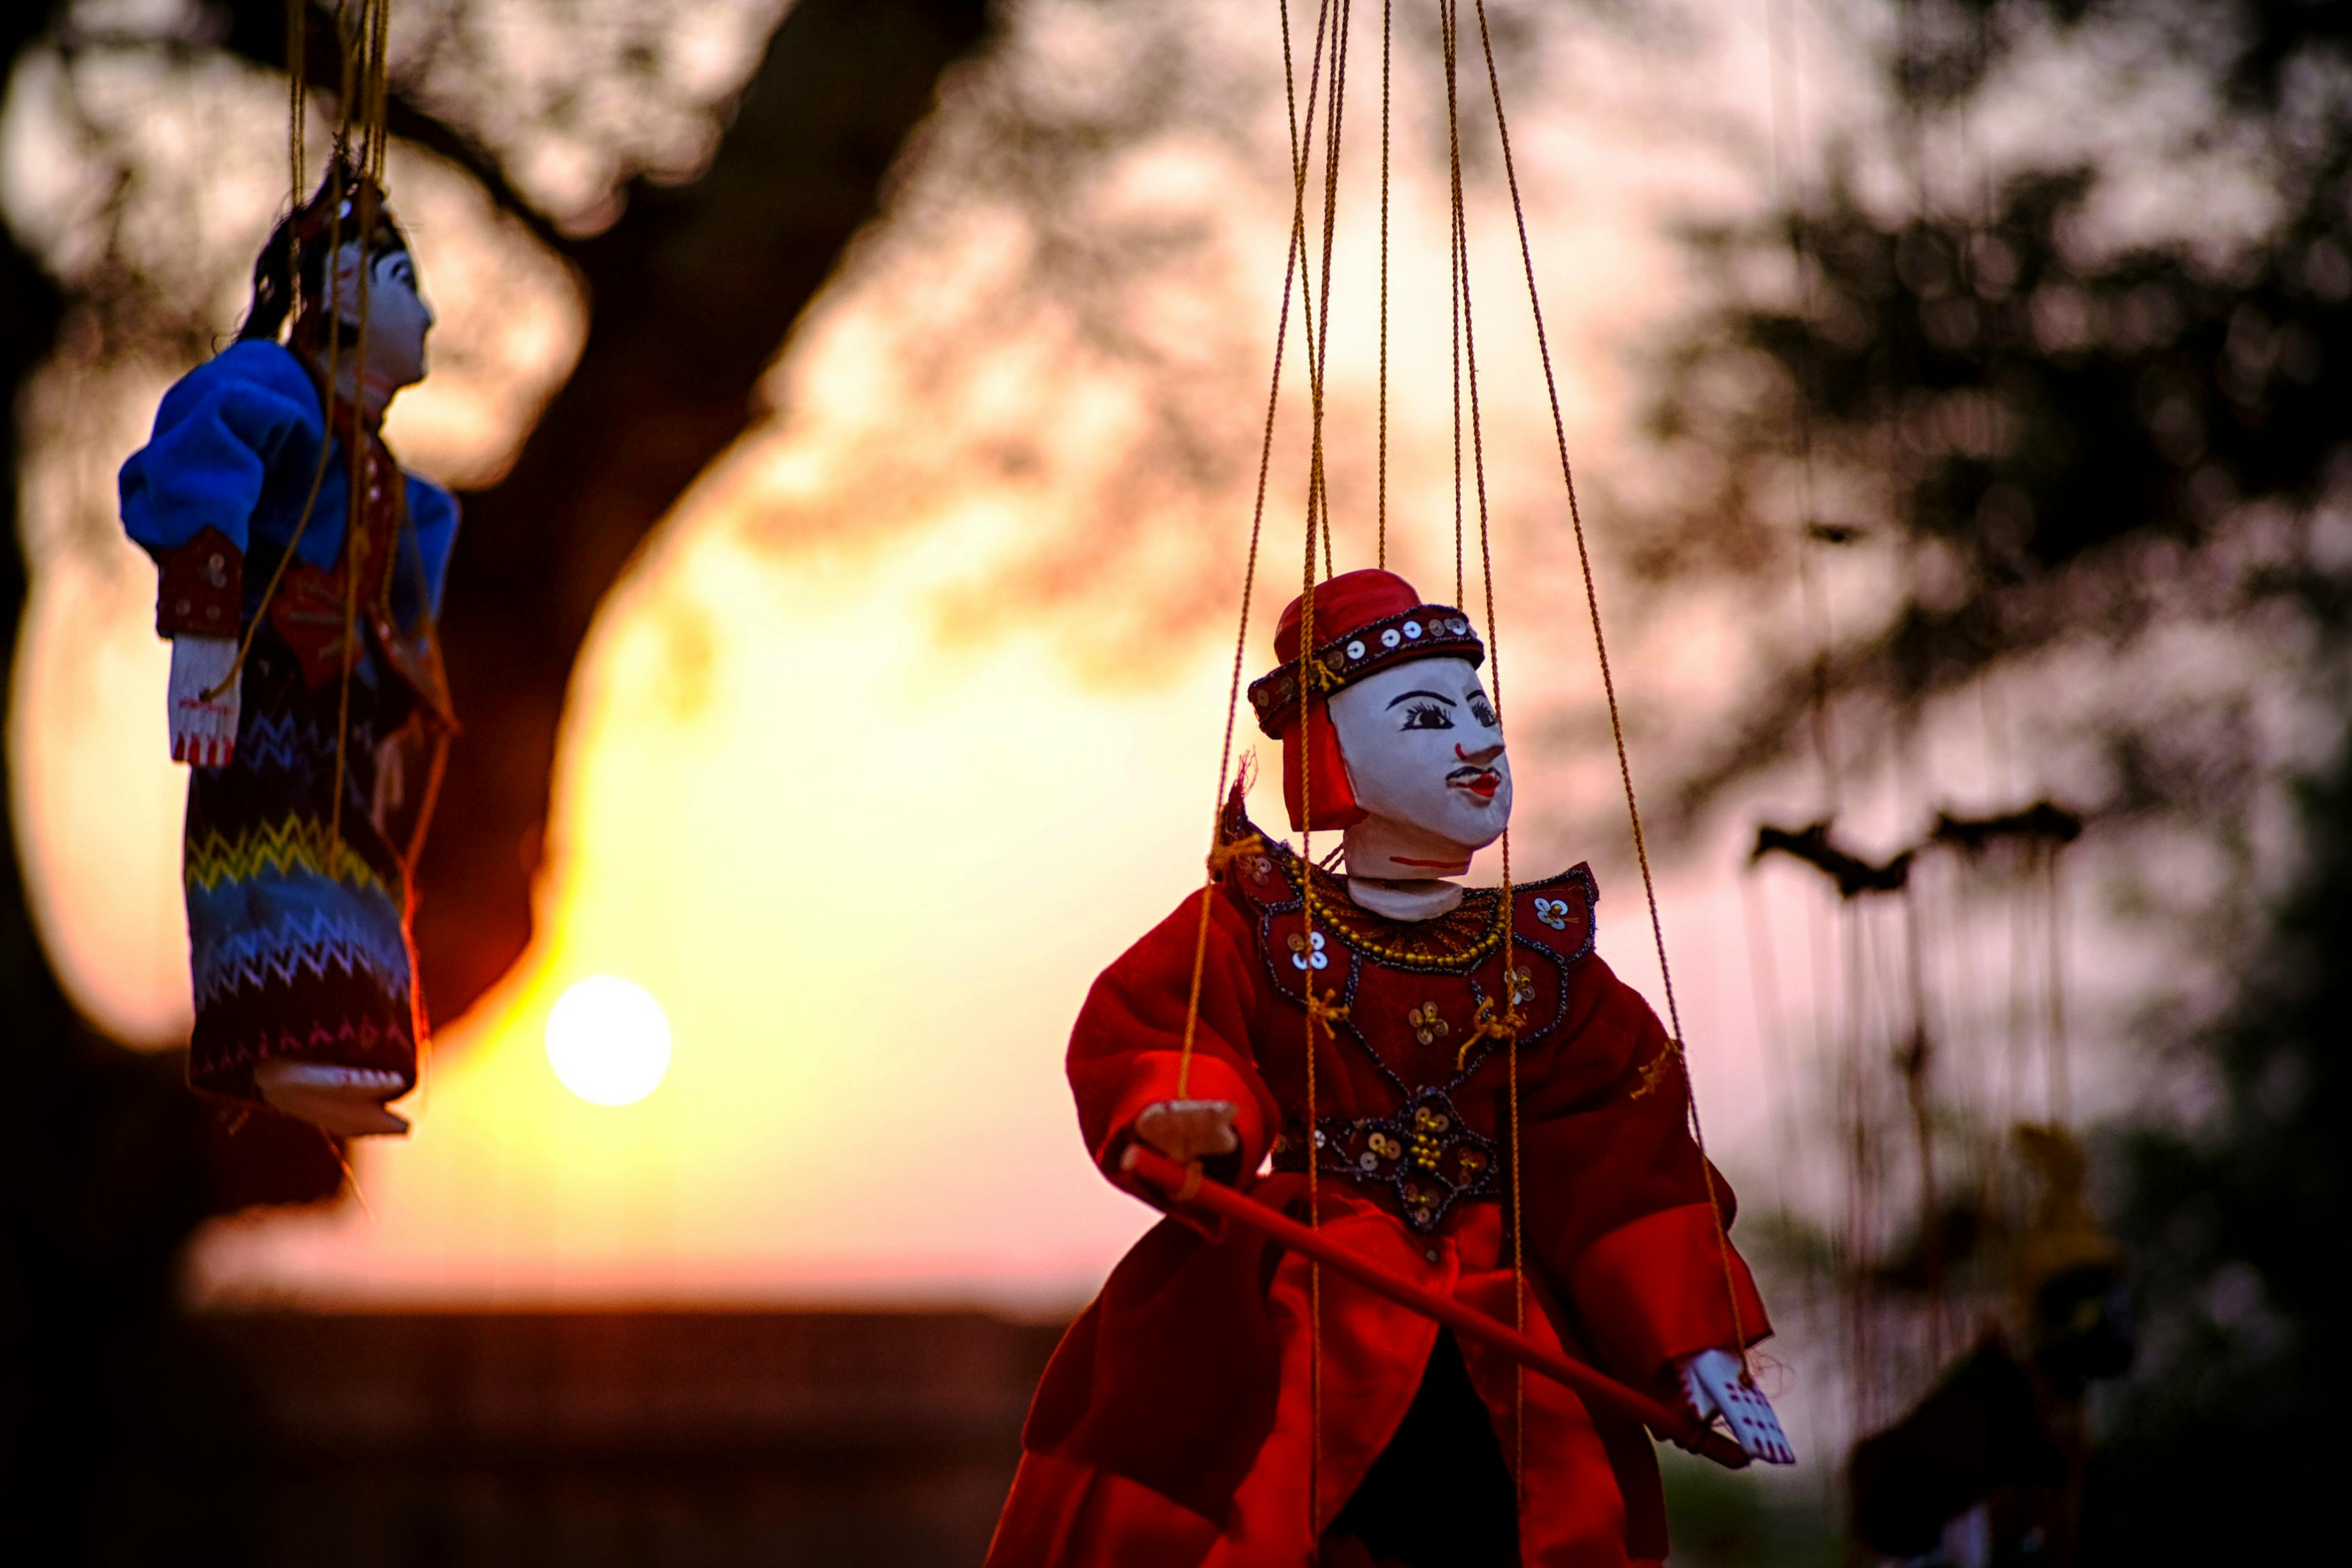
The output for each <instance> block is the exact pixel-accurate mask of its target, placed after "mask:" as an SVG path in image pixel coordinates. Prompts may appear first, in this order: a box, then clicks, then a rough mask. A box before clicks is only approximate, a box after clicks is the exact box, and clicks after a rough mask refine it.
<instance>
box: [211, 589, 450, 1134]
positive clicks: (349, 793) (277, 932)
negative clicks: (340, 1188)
mask: <svg viewBox="0 0 2352 1568" xmlns="http://www.w3.org/2000/svg"><path fill="white" fill-rule="evenodd" d="M339 686H340V683H339V682H338V681H336V680H334V679H328V680H326V681H324V682H322V683H321V684H320V686H318V687H317V688H315V689H314V688H312V687H310V685H308V684H307V683H306V682H305V681H304V679H303V677H302V669H301V665H300V662H299V660H298V659H297V658H296V657H295V655H294V653H293V652H292V650H291V649H290V648H289V647H287V645H286V644H285V643H284V642H283V641H281V640H280V639H279V638H278V636H277V633H276V629H275V628H274V627H272V626H263V627H262V629H261V631H260V634H259V635H258V636H257V637H255V639H254V644H253V651H252V654H251V655H250V657H249V658H247V663H246V667H245V679H244V685H243V692H242V704H241V710H240V712H239V715H238V719H237V734H236V754H235V756H234V757H232V758H231V760H230V762H229V764H228V765H227V766H226V767H222V768H196V769H194V770H192V774H191V777H190V779H189V782H188V816H187V834H186V838H185V855H184V861H183V869H184V880H185V891H186V895H187V907H188V943H189V959H190V968H191V969H192V971H193V972H194V982H195V999H196V1026H195V1033H194V1036H193V1037H191V1039H190V1041H189V1046H188V1081H189V1083H190V1084H191V1085H192V1086H194V1088H196V1089H203V1090H205V1091H206V1092H208V1093H212V1094H219V1095H226V1096H231V1097H234V1098H236V1099H240V1100H253V1099H256V1098H257V1091H256V1089H255V1088H254V1082H253V1069H254V1068H256V1067H257V1066H258V1065H259V1064H260V1063H262V1062H265V1061H269V1060H274V1059H288V1060H293V1061H302V1062H320V1063H331V1064H332V1065H334V1066H338V1067H354V1068H380V1069H387V1070H390V1071H393V1072H396V1073H398V1074H400V1075H401V1078H402V1079H403V1081H404V1083H405V1084H413V1083H414V1082H415V1077H416V1046H417V1041H418V1039H419V1038H420V1037H422V1035H423V1032H424V1030H423V1014H422V1010H421V1008H419V1007H418V1005H417V1003H416V989H415V978H414V976H415V963H414V958H413V952H412V949H411V947H410V943H409V931H408V920H407V909H408V900H407V879H406V877H405V875H404V872H403V870H402V868H401V864H400V858H399V856H398V855H397V854H396V853H395V852H394V848H393V846H392V843H391V841H390V840H389V839H388V838H387V837H386V836H385V833H384V830H383V825H382V824H381V823H379V822H378V821H377V819H376V817H375V816H374V813H373V809H372V802H373V799H374V796H375V784H376V743H377V742H378V741H379V740H380V739H381V738H382V737H383V736H385V735H388V734H391V733H393V732H394V731H397V730H398V729H399V728H400V726H401V725H402V724H403V723H404V722H405V721H407V719H408V716H409V713H410V711H411V710H412V708H413V704H414V699H413V697H411V695H410V694H409V692H408V690H407V689H406V688H405V687H404V685H402V684H401V683H400V681H398V680H397V679H392V678H390V677H389V676H388V675H387V674H386V673H385V671H384V668H383V663H382V661H381V659H380V658H377V657H375V655H374V651H373V648H370V649H369V653H368V656H367V657H366V658H362V661H361V663H360V664H359V666H358V667H357V668H355V669H354V671H353V673H352V679H351V712H350V717H349V721H348V723H347V725H346V726H345V731H344V733H345V739H344V745H343V762H342V803H343V809H342V814H341V822H340V831H339V832H338V831H337V826H338V825H337V824H336V823H335V821H334V811H333V802H334V792H335V777H336V769H335V729H336V717H337V707H338V704H339V702H340V700H341V691H340V689H339Z"/></svg>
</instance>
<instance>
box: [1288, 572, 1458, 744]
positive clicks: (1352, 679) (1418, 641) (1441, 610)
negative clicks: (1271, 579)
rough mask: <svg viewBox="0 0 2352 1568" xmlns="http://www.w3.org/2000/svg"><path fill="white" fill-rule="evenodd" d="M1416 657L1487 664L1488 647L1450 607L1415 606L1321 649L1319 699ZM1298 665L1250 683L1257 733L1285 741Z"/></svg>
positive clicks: (1311, 674) (1315, 660)
mask: <svg viewBox="0 0 2352 1568" xmlns="http://www.w3.org/2000/svg"><path fill="white" fill-rule="evenodd" d="M1415 658H1466V659H1468V660H1469V661H1470V662H1471V663H1472V664H1473V665H1477V664H1483V663H1485V662H1486V644H1485V643H1483V642H1481V641H1480V640H1479V638H1478V634H1477V633H1476V632H1475V631H1474V630H1472V629H1471V626H1470V617H1469V616H1465V615H1464V614H1463V613H1462V612H1461V611H1459V610H1457V609H1455V608H1454V606H1453V605H1414V606H1412V608H1411V609H1409V610H1400V611H1398V612H1397V613H1396V614H1394V615H1390V616H1381V617H1380V618H1379V619H1378V620H1372V621H1366V622H1365V623H1364V624H1363V625H1361V626H1353V627H1350V628H1349V630H1347V631H1345V632H1343V633H1341V634H1340V635H1339V636H1338V637H1333V638H1332V639H1331V640H1330V641H1329V642H1327V643H1325V644H1324V645H1323V646H1322V647H1318V648H1317V649H1316V650H1315V652H1314V654H1313V656H1312V657H1310V658H1308V659H1307V679H1308V680H1309V682H1310V683H1311V684H1312V685H1313V687H1314V694H1315V695H1316V696H1318V697H1328V696H1329V695H1330V694H1331V693H1332V692H1334V691H1337V690H1339V689H1340V688H1342V687H1345V686H1351V685H1353V684H1355V683H1356V682H1357V681H1359V680H1360V679H1363V678H1364V677H1365V676H1367V675H1370V674H1371V673H1372V672H1373V671H1374V670H1379V669H1386V668H1388V667H1389V666H1391V665H1392V664H1402V663H1404V662H1405V661H1406V660H1408V659H1415ZM1298 674H1299V670H1298V665H1297V662H1295V661H1294V662H1292V663H1288V664H1285V665H1282V666H1280V667H1279V668H1276V669H1274V670H1272V671H1270V672H1269V673H1267V674H1266V675H1264V676H1262V677H1260V678H1259V679H1256V680H1253V681H1251V682H1250V689H1249V700H1250V706H1251V707H1252V708H1253V709H1255V710H1256V711H1257V725H1258V728H1259V729H1261V730H1263V731H1265V732H1266V734H1268V735H1269V736H1272V737H1273V738H1274V739H1276V740H1280V739H1281V738H1282V734H1283V731H1286V730H1287V729H1289V728H1290V726H1291V724H1292V722H1293V721H1295V720H1296V719H1297V716H1298V706H1299V704H1298Z"/></svg>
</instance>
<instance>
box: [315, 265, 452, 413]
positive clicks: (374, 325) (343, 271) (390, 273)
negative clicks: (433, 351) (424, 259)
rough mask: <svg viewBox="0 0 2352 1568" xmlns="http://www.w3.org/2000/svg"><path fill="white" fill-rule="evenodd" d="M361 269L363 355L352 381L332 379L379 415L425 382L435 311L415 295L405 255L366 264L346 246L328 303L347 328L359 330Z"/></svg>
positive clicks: (412, 269)
mask: <svg viewBox="0 0 2352 1568" xmlns="http://www.w3.org/2000/svg"><path fill="white" fill-rule="evenodd" d="M362 267H364V268H366V269H367V278H366V289H365V293H366V307H367V332H366V337H367V353H366V354H365V355H364V356H363V363H362V364H361V365H360V366H359V367H358V372H357V374H356V375H355V376H354V375H351V374H338V375H337V377H336V379H337V380H338V381H339V382H341V383H342V384H344V385H345V386H346V387H347V388H350V389H351V390H352V391H356V392H357V393H358V394H359V395H360V398H361V401H362V402H364V403H366V404H367V405H370V406H371V407H374V408H379V409H380V408H382V407H383V405H385V404H387V403H390V402H391V401H392V395H393V394H394V393H395V392H398V391H399V390H400V389H401V388H402V387H404V386H414V385H415V384H417V383H418V382H420V381H423V380H424V379H425V334H426V333H428V332H430V331H432V330H433V311H432V310H431V309H430V308H428V307H427V306H426V305H425V298H424V296H423V295H421V294H419V293H418V292H417V291H416V264H415V262H414V261H411V260H410V259H409V257H408V253H407V252H406V251H404V250H392V251H383V252H379V253H378V254H377V255H376V256H375V257H373V258H368V257H366V256H365V255H364V254H363V253H362V250H361V249H360V247H358V246H357V245H346V246H345V247H342V249H341V250H339V251H337V252H336V253H335V272H334V279H333V283H332V285H331V288H332V293H331V297H330V299H331V304H332V307H333V310H334V312H335V314H336V316H337V317H338V318H340V319H341V321H343V323H344V324H345V325H346V326H347V327H352V328H356V327H358V326H359V325H360V307H361V294H362V289H361V276H360V274H361V268H362ZM352 336H353V337H354V338H356V336H357V334H356V333H353V334H352Z"/></svg>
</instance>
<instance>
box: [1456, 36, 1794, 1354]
mask: <svg viewBox="0 0 2352 1568" xmlns="http://www.w3.org/2000/svg"><path fill="white" fill-rule="evenodd" d="M1472 3H1473V5H1475V7H1476V8H1477V14H1478V43H1479V47H1480V49H1481V50H1482V52H1483V53H1484V55H1485V57H1486V85H1487V89H1488V91H1489V92H1490V93H1492V94H1493V96H1494V100H1495V128H1496V133H1497V135H1498V137H1499V138H1500V140H1501V142H1502V150H1503V175H1504V178H1505V180H1506V181H1507V183H1508V184H1509V187H1510V193H1511V215H1512V217H1513V219H1514V221H1515V222H1516V223H1517V227H1518V237H1519V262H1520V265H1521V267H1522V268H1524V269H1525V271H1526V273H1527V282H1528V310H1529V311H1530V312H1531V313H1532V314H1533V315H1534V318H1535V327H1536V350H1537V353H1538V356H1539V357H1540V359H1541V361H1542V364H1543V373H1544V391H1545V393H1546V394H1547V395H1549V398H1550V402H1551V423H1552V437H1553V440H1554V441H1555V443H1556V444H1557V445H1558V447H1559V471H1560V479H1561V481H1562V483H1563V484H1564V485H1565V486H1566V488H1567V490H1568V515H1569V521H1570V524H1571V526H1572V527H1573V529H1574V531H1575V536H1576V559H1577V564H1578V567H1579V569H1580V571H1581V573H1582V574H1583V579H1584V604H1585V609H1586V611H1587V612H1588V613H1589V614H1590V616H1591V619H1592V646H1593V651H1594V653H1595V654H1596V656H1597V657H1598V658H1599V661H1600V665H1601V692H1602V694H1603V695H1604V696H1605V697H1606V698H1607V700H1608V703H1609V730H1610V733H1611V735H1612V738H1613V739H1614V741H1615V742H1616V747H1617V773H1618V777H1619V779H1620V781H1621V782H1622V784H1624V786H1625V811H1626V815H1627V816H1629V817H1630V818H1631V819H1632V823H1633V855H1634V858H1635V859H1636V861H1638V862H1639V864H1640V866H1641V868H1642V892H1643V897H1644V898H1645V899H1646V900H1648V902H1649V907H1650V932H1651V936H1652V938H1653V939H1654V942H1656V945H1657V952H1658V978H1659V983H1660V984H1661V986H1662V988H1663V989H1664V993H1665V1000H1666V1021H1667V1026H1668V1030H1669V1037H1670V1038H1672V1039H1673V1040H1674V1041H1675V1054H1676V1055H1677V1057H1679V1058H1682V1059H1683V1103H1684V1107H1685V1110H1686V1112H1687V1113H1688V1116H1689V1119H1690V1125H1691V1141H1692V1142H1693V1143H1694V1144H1695V1145H1696V1148H1697V1152H1698V1165H1699V1174H1700V1177H1701V1179H1702V1181H1703V1183H1704V1184H1705V1186H1706V1205H1707V1212H1708V1214H1709V1215H1712V1216H1713V1218H1714V1221H1715V1239H1716V1248H1717V1253H1718V1254H1719V1256H1720V1258H1721V1261H1722V1264H1723V1289H1724V1294H1725V1296H1726V1297H1727V1299H1728V1300H1729V1301H1730V1304H1731V1332H1732V1338H1733V1339H1734V1340H1736V1341H1737V1342H1738V1344H1737V1345H1736V1346H1735V1347H1734V1348H1735V1349H1736V1351H1737V1352H1738V1354H1739V1356H1740V1357H1741V1359H1742V1360H1743V1361H1744V1360H1745V1359H1746V1357H1747V1352H1748V1335H1747V1330H1746V1326H1745V1325H1744V1324H1743V1323H1742V1322H1741V1321H1740V1317H1741V1313H1740V1310H1739V1288H1738V1281H1737V1279H1736V1277H1735V1276H1734V1274H1733V1272H1732V1267H1731V1238H1730V1237H1729V1236H1728V1234H1727V1232H1726V1231H1725V1228H1724V1224H1723V1209H1722V1206H1721V1205H1720V1204H1719V1203H1718V1202H1717V1195H1716V1191H1715V1169H1714V1166H1713V1165H1712V1164H1711V1163H1709V1162H1708V1160H1707V1157H1706V1133H1705V1131H1703V1129H1702V1128H1701V1126H1700V1124H1699V1114H1698V1093H1697V1090H1696V1088H1695V1086H1693V1084H1692V1083H1691V1076H1690V1065H1689V1060H1688V1058H1687V1056H1686V1055H1685V1052H1684V1050H1683V1047H1682V1041H1683V1039H1684V1035H1683V1029H1682V1016H1681V1009H1680V1008H1679V1007H1678V1006H1677V1005H1676V1004H1675V979H1674V970H1673V969H1672V967H1671V966H1669V964H1668V963H1667V961H1666V931H1665V924H1664V921H1663V920H1662V919H1661V918H1660V916H1659V913H1658V890H1657V884H1656V880H1655V879H1654V877H1653V875H1652V873H1651V870H1650V850H1649V846H1648V843H1647V842H1646V840H1645V839H1644V838H1643V832H1642V808H1641V806H1640V805H1639V804H1638V802H1637V801H1636V800H1635V798H1634V794H1633V764H1632V763H1630V762H1629V761H1628V760H1627V757H1626V751H1625V725H1624V721H1623V719H1622V715H1621V714H1620V712H1619V710H1618V706H1617V686H1616V681H1615V679H1614V678H1613V677H1612V674H1611V672H1610V668H1609V644H1608V641H1607V639H1606V638H1605V637H1603V636H1602V633H1601V600H1600V595H1599V593H1598V591H1597V590H1596V589H1595V587H1594V585H1593V576H1592V554H1591V548H1590V546H1589V545H1588V544H1587V542H1586V540H1585V535H1584V517H1583V513H1582V510H1581V509H1580V507H1579V505H1578V503H1577V499H1576V470H1575V468H1574V467H1573V466H1572V465H1571V464H1570V461H1569V456H1568V426H1567V423H1566V421H1565V420H1564V419H1563V418H1562V417H1561V415H1560V408H1559V379H1558V377H1557V376H1556V375H1555V374H1553V371H1552V363H1551V344H1550V341H1549V337H1548V336H1547V334H1546V332H1545V330H1544V319H1543V301H1542V298H1541V296H1540V294H1539V293H1538V289H1537V288H1536V264H1535V251H1534V248H1533V247H1532V246H1531V245H1530V244H1529V242H1528V215H1527V207H1526V205H1525V204H1524V203H1523V202H1522V201H1521V199H1520V196H1519V176H1518V170H1517V166H1516V164H1515V163H1514V161H1513V158H1512V155H1511V126H1510V121H1509V119H1508V118H1507V116H1506V114H1505V113H1504V110H1503V86H1502V79H1501V77H1500V75H1499V73H1498V72H1497V71H1496V68H1495V47H1494V40H1493V37H1492V36H1491V34H1490V33H1489V31H1488V29H1487V26H1486V0H1472ZM1472 396H1473V399H1474V403H1475V396H1476V388H1475V382H1474V384H1473V388H1472ZM1474 429H1475V415H1474ZM1493 633H1494V627H1493V625H1492V622H1491V612H1490V621H1489V624H1488V626H1487V635H1488V636H1489V637H1490V638H1491V637H1492V636H1493ZM1500 685H1501V682H1500V681H1499V679H1498V680H1497V681H1496V686H1497V688H1498V689H1497V691H1496V711H1497V712H1498V713H1499V712H1500V710H1501V707H1502V693H1501V691H1500V690H1499V687H1500Z"/></svg>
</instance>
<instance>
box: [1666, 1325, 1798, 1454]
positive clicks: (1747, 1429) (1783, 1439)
mask: <svg viewBox="0 0 2352 1568" xmlns="http://www.w3.org/2000/svg"><path fill="white" fill-rule="evenodd" d="M1680 1371H1681V1373H1682V1384H1683V1404H1684V1405H1685V1406H1687V1407H1688V1409H1689V1410H1690V1413H1691V1415H1693V1416H1695V1417H1696V1419H1697V1421H1698V1423H1699V1425H1701V1426H1706V1424H1708V1423H1709V1422H1711V1421H1713V1420H1714V1419H1715V1418H1716V1417H1717V1416H1718V1415H1720V1416H1722V1417H1723V1424H1724V1426H1726V1427H1727V1428H1728V1429H1729V1430H1730V1433H1731V1438H1732V1441H1734V1442H1736V1443H1738V1445H1739V1447H1741V1448H1742V1449H1743V1450H1745V1451H1746V1453H1747V1455H1748V1458H1751V1459H1761V1460H1763V1461H1764V1462H1765V1463H1766V1464H1768V1465H1793V1464H1795V1463H1796V1462H1797V1451H1796V1450H1795V1449H1794V1448H1792V1447H1790V1446H1789V1435H1788V1434H1787V1433H1785V1432H1783V1431H1781V1430H1780V1417H1779V1416H1778V1415H1774V1414H1772V1405H1771V1402H1770V1401H1769V1400H1768V1399H1766V1398H1765V1397H1764V1395H1763V1394H1760V1393H1759V1392H1758V1391H1757V1387H1756V1385H1755V1384H1753V1383H1751V1382H1749V1381H1748V1369H1747V1367H1746V1366H1744V1365H1742V1364H1741V1363H1740V1360H1739V1358H1738V1356H1736V1355H1733V1354H1732V1353H1731V1352H1729V1351H1701V1352H1698V1353H1697V1354H1696V1355H1691V1356H1685V1357H1684V1358H1683V1360H1682V1365H1681V1367H1680Z"/></svg>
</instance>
